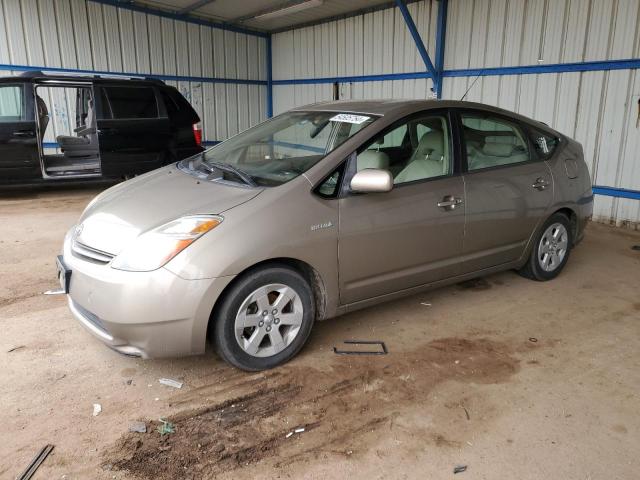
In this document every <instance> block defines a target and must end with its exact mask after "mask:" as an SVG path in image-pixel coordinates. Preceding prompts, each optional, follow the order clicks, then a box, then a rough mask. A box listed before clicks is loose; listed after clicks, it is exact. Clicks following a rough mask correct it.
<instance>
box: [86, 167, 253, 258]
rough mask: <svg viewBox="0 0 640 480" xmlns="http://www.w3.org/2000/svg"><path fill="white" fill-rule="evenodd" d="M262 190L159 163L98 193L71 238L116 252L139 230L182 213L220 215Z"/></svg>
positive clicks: (157, 224) (136, 234) (152, 226)
mask: <svg viewBox="0 0 640 480" xmlns="http://www.w3.org/2000/svg"><path fill="white" fill-rule="evenodd" d="M262 191H263V189H260V188H245V187H243V186H235V185H229V184H224V183H220V182H209V181H206V180H198V179H197V178H195V177H192V176H191V175H189V174H187V173H184V172H182V171H180V170H178V169H177V168H176V167H175V166H169V167H164V168H161V169H158V170H154V171H153V172H149V173H147V174H145V175H142V176H140V177H136V178H134V179H132V180H129V181H127V182H124V183H121V184H119V185H116V186H114V187H111V188H110V189H108V190H105V191H104V192H102V193H101V194H100V195H98V196H97V197H96V198H95V199H94V200H93V201H92V202H91V203H90V204H89V205H88V206H87V208H86V209H85V211H84V212H83V214H82V216H81V217H80V221H79V222H78V225H77V227H76V232H75V235H74V239H75V240H76V241H78V242H80V243H82V244H83V245H85V246H88V247H91V248H93V249H96V250H99V251H102V252H105V253H109V254H111V255H117V254H118V253H120V252H121V251H122V249H123V248H124V247H125V246H126V245H127V244H129V242H131V241H132V240H133V239H134V238H135V237H137V236H138V235H139V234H140V233H143V232H146V231H148V230H151V229H153V228H155V227H158V226H160V225H163V224H165V223H167V222H170V221H172V220H175V219H176V218H179V217H182V216H185V215H195V214H222V213H224V212H226V211H228V210H229V209H231V208H233V207H235V206H237V205H240V204H242V203H245V202H247V201H249V200H251V199H252V198H255V197H256V196H257V195H259V194H260V193H261V192H262Z"/></svg>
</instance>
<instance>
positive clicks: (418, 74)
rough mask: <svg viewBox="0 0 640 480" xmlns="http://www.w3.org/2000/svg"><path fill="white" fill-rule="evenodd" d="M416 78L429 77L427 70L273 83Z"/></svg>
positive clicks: (298, 79)
mask: <svg viewBox="0 0 640 480" xmlns="http://www.w3.org/2000/svg"><path fill="white" fill-rule="evenodd" d="M416 78H431V74H430V73H429V72H409V73H383V74H380V75H355V76H350V77H323V78H297V79H291V80H274V81H273V84H274V85H306V84H314V83H335V82H340V83H351V82H381V81H385V80H412V79H416Z"/></svg>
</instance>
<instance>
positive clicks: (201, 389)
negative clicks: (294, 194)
mask: <svg viewBox="0 0 640 480" xmlns="http://www.w3.org/2000/svg"><path fill="white" fill-rule="evenodd" d="M95 193H96V191H95V190H90V189H89V190H87V189H75V190H69V189H67V190H62V191H44V192H42V191H41V192H38V191H35V192H33V191H32V192H29V193H26V194H18V195H13V196H9V197H4V198H2V199H0V219H1V220H2V224H1V226H0V229H1V232H2V233H1V235H0V329H1V331H2V335H0V362H1V363H2V365H3V368H2V369H0V385H1V386H2V388H1V389H0V425H2V430H3V432H4V434H3V441H2V442H0V478H14V477H15V476H16V475H18V474H19V473H20V471H21V470H22V469H23V468H24V466H26V465H27V464H28V463H29V461H30V460H31V458H32V457H33V456H34V455H35V453H36V452H37V451H38V450H39V449H40V448H41V447H42V446H44V445H45V444H47V443H53V444H55V445H56V448H55V450H54V452H53V453H52V454H51V456H50V457H49V458H48V459H47V460H46V461H45V462H44V464H43V465H42V467H41V468H40V470H39V471H38V473H37V475H36V477H35V478H51V479H54V478H67V479H73V478H79V479H87V478H97V479H107V478H109V479H110V478H116V479H124V478H213V477H214V476H215V477H216V478H223V479H224V478H234V479H244V478H246V479H249V478H347V477H350V478H354V479H355V478H367V479H369V478H380V479H382V478H385V479H388V478H429V479H440V478H452V477H453V468H454V466H455V465H459V464H462V465H467V466H468V469H467V471H466V472H464V473H461V474H459V475H456V478H469V479H471V478H473V479H497V478H509V479H513V478H518V479H522V480H524V479H543V478H544V479H559V478H562V479H598V478H602V479H607V480H612V479H630V478H637V476H638V473H637V471H638V470H637V468H638V465H637V458H638V446H639V445H640V416H639V415H638V408H639V406H640V403H639V395H640V349H639V348H638V342H639V341H640V294H639V291H640V252H638V251H633V250H631V246H632V245H634V244H640V233H638V232H630V231H625V230H620V229H616V228H612V227H607V226H603V225H595V224H594V225H590V226H589V228H588V232H587V236H586V239H585V241H584V242H583V243H582V244H581V245H580V246H579V247H578V248H577V249H576V250H574V251H573V252H572V255H571V258H570V261H569V263H568V265H567V268H566V269H565V271H564V272H563V274H562V275H561V276H560V277H559V278H558V279H556V280H554V281H552V282H547V283H537V282H532V281H529V280H526V279H523V278H521V277H519V276H517V275H516V274H514V273H511V272H505V273H501V274H498V275H493V276H491V277H488V278H486V279H484V280H482V281H479V282H474V283H471V284H466V285H464V286H453V287H449V288H445V289H440V290H436V291H432V292H429V293H426V294H422V295H418V296H415V297H411V298H408V299H405V300H401V301H396V302H393V303H389V304H386V305H384V306H381V307H376V308H371V309H368V310H364V311H361V312H357V313H354V314H350V315H347V316H344V317H341V318H338V319H334V320H330V321H327V322H323V323H320V324H317V325H316V327H315V329H314V332H313V333H312V338H311V340H310V342H309V344H308V345H307V346H306V348H305V349H304V350H303V352H302V353H301V355H300V356H299V357H297V358H296V359H294V360H293V361H292V362H291V363H289V364H288V365H286V366H284V367H282V368H279V369H276V370H272V371H269V372H264V373H258V374H247V373H243V372H239V371H237V370H234V369H232V368H230V367H228V366H226V365H224V364H223V363H222V362H221V361H220V360H219V359H218V358H217V357H216V356H215V355H214V354H212V353H209V354H207V355H204V356H201V357H196V358H186V359H178V360H161V361H160V360H152V361H142V360H136V359H131V358H126V357H123V356H120V355H118V354H116V353H114V352H112V351H111V350H109V349H107V348H105V347H104V346H103V345H101V344H100V343H99V342H97V341H96V340H94V339H93V338H92V337H90V336H89V335H88V334H87V333H86V332H85V331H84V330H83V329H82V328H81V327H80V326H79V325H78V324H76V322H75V321H74V320H73V319H72V317H71V315H70V314H69V312H68V310H67V308H66V304H65V299H64V298H61V297H49V296H47V297H45V296H43V295H41V293H42V292H43V291H45V290H47V289H49V288H55V287H56V282H55V278H54V258H55V255H56V254H57V253H58V251H59V249H60V244H61V241H62V237H63V234H64V232H65V231H66V230H67V228H69V227H70V226H71V225H73V224H74V222H75V221H76V219H77V217H78V215H79V214H80V212H81V211H82V209H83V208H84V206H85V205H86V203H87V202H88V201H89V200H90V198H91V197H92V196H93V195H94V194H95ZM423 303H429V304H431V305H430V306H428V305H423ZM345 338H377V339H383V340H384V341H385V342H386V344H387V346H388V348H389V351H390V353H389V355H387V356H380V357H366V358H354V357H342V356H336V355H334V354H333V352H332V347H333V346H334V345H338V344H339V343H340V342H341V341H342V340H343V339H345ZM530 338H533V339H536V340H537V341H536V342H534V341H531V340H530ZM16 347H17V348H16ZM14 348H16V349H15V350H13V351H10V350H11V349H14ZM161 377H171V378H177V379H180V380H181V381H183V382H184V384H185V385H184V387H183V388H182V389H181V390H175V389H171V388H169V387H165V386H163V385H160V384H159V383H158V379H159V378H161ZM227 400H229V401H228V402H227ZM94 403H100V404H101V405H102V409H103V410H102V413H101V414H100V415H99V416H97V417H93V416H92V409H93V407H92V405H93V404H94ZM161 416H162V417H169V418H171V419H172V420H173V421H174V422H175V423H176V426H177V431H176V433H175V434H174V435H171V436H169V438H168V439H165V440H159V434H158V433H155V432H152V433H148V434H146V435H143V434H127V433H126V432H127V429H128V426H129V424H130V423H131V422H132V421H135V420H147V421H157V419H158V418H159V417H161ZM150 425H151V424H150ZM299 425H304V426H305V427H306V431H305V432H304V433H300V434H295V435H293V436H291V437H289V438H286V434H287V432H289V431H290V430H291V429H292V428H294V427H296V426H299ZM138 439H139V440H140V441H138ZM124 467H128V468H130V471H127V470H123V469H122V468H124ZM133 473H135V474H137V476H138V477H135V476H133Z"/></svg>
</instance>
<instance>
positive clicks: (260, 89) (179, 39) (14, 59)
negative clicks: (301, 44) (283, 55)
mask: <svg viewBox="0 0 640 480" xmlns="http://www.w3.org/2000/svg"><path fill="white" fill-rule="evenodd" d="M0 64H8V65H30V66H43V67H61V68H66V69H71V70H73V69H81V70H97V71H109V72H114V73H118V72H124V73H140V74H150V75H170V76H174V75H176V76H180V77H211V78H213V77H216V78H230V79H244V80H262V81H266V77H267V75H266V71H267V70H266V39H265V38H261V37H257V36H253V35H246V34H243V33H236V32H231V31H225V30H220V29H217V28H211V27H209V26H205V25H197V24H194V23H187V22H184V21H180V20H174V19H170V18H162V17H159V16H156V15H152V14H147V13H143V12H135V11H131V10H128V9H126V8H116V7H114V6H110V5H106V4H100V3H95V2H91V1H87V0H0ZM16 73H17V72H15V71H2V70H1V69H0V75H11V74H16ZM166 83H168V84H171V85H174V86H176V87H177V88H178V89H179V90H180V91H181V92H182V94H183V95H184V96H185V97H186V98H187V100H189V101H190V102H191V103H192V105H193V106H194V107H195V109H196V110H197V111H198V114H199V115H200V117H201V119H202V121H203V129H204V138H205V140H209V141H215V140H224V139H226V138H228V137H229V136H231V135H234V134H236V133H238V132H239V131H242V130H244V129H246V128H248V127H249V126H251V125H254V124H256V123H258V122H259V121H261V120H263V119H265V118H266V94H267V87H266V85H241V84H225V83H213V82H209V81H206V82H205V81H167V82H166ZM49 101H50V102H51V104H50V109H51V107H52V108H60V109H61V108H64V107H65V105H68V102H66V101H65V100H64V98H63V96H61V97H60V98H57V99H55V98H54V99H49ZM59 133H64V132H55V131H54V129H53V128H49V129H48V131H47V138H45V141H49V142H51V141H53V140H54V139H55V135H56V134H59Z"/></svg>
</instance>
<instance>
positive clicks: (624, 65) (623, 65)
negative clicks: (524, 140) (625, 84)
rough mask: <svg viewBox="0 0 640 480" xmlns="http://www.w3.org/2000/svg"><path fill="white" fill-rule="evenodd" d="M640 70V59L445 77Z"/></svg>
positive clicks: (461, 72) (491, 69) (450, 72)
mask: <svg viewBox="0 0 640 480" xmlns="http://www.w3.org/2000/svg"><path fill="white" fill-rule="evenodd" d="M637 68H640V58H626V59H621V60H602V61H594V62H574V63H550V64H548V65H524V66H518V67H489V68H468V69H463V70H445V71H443V72H442V74H443V76H445V77H475V76H477V75H480V76H483V77H486V76H492V75H526V74H538V73H566V72H598V71H607V70H634V69H637Z"/></svg>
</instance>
